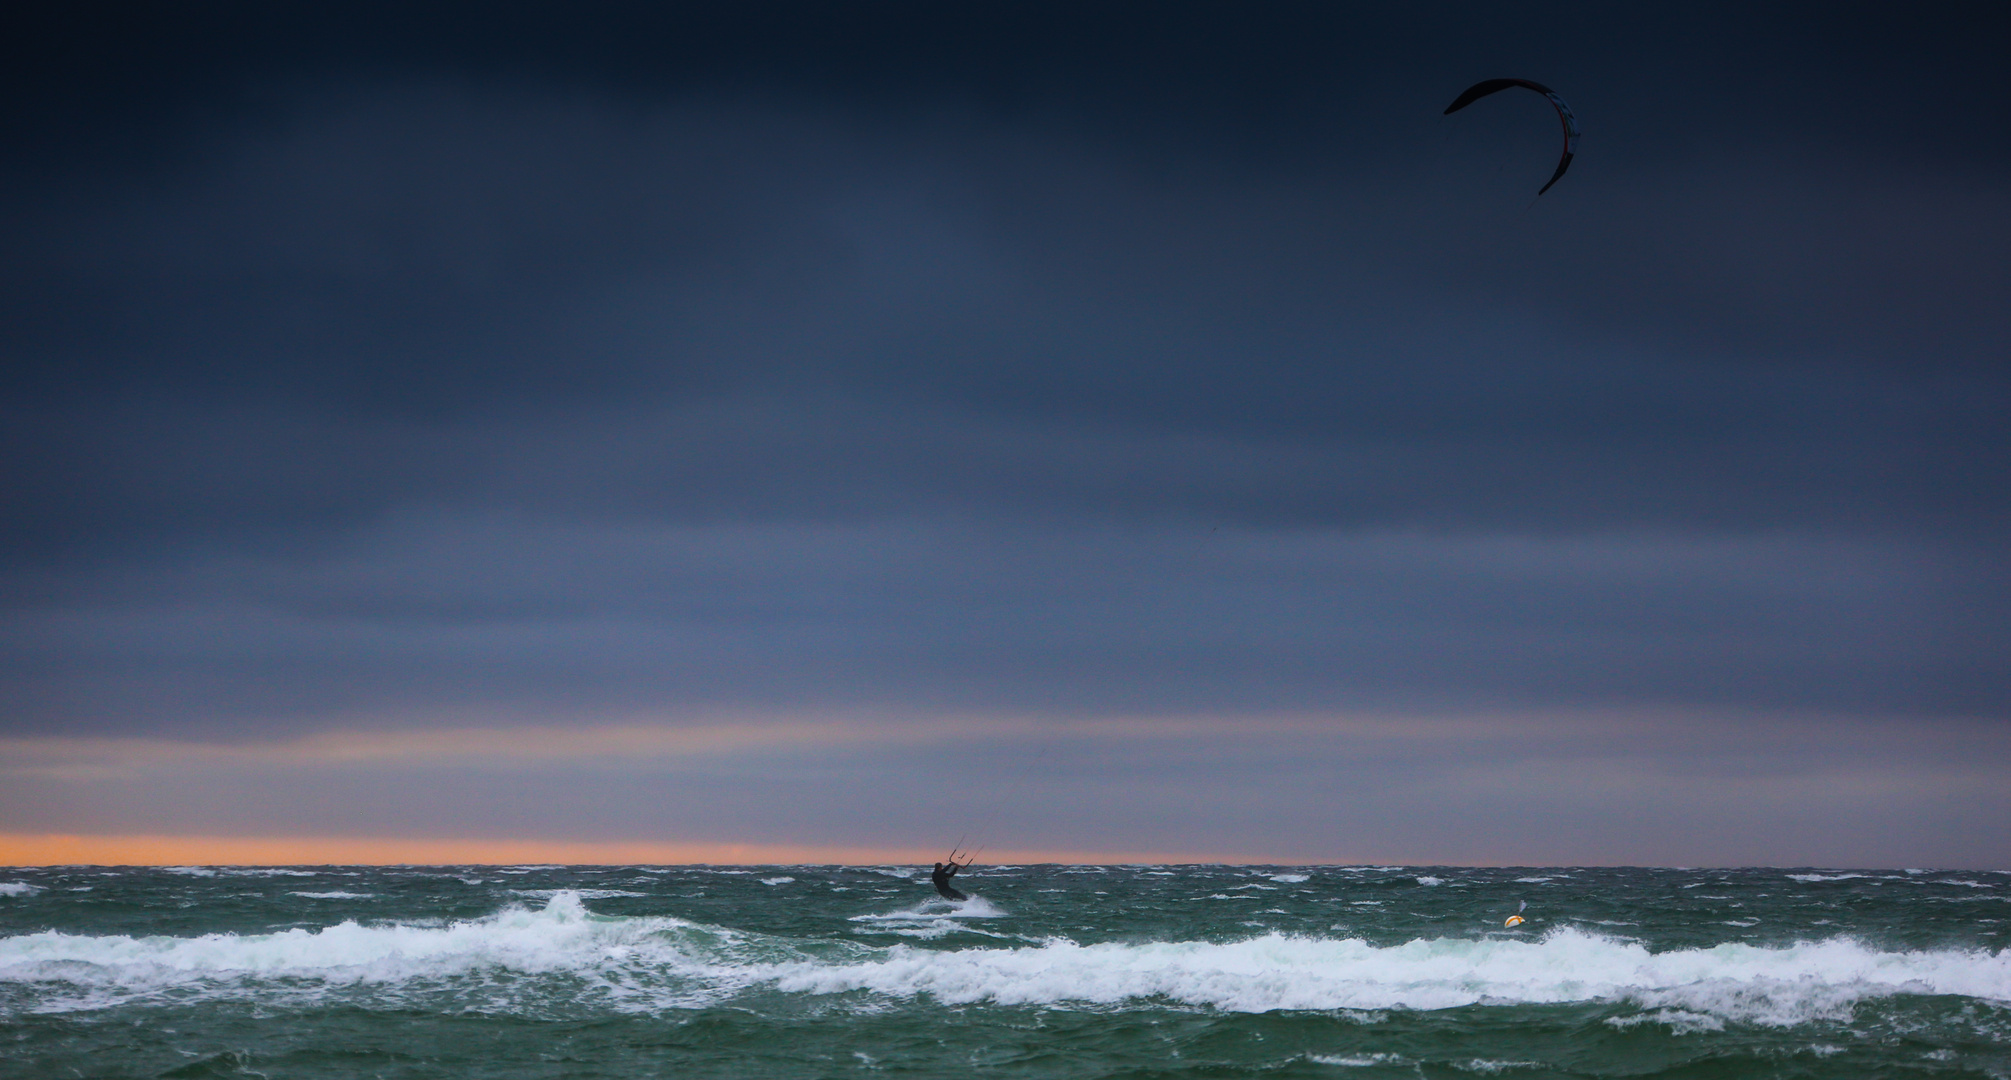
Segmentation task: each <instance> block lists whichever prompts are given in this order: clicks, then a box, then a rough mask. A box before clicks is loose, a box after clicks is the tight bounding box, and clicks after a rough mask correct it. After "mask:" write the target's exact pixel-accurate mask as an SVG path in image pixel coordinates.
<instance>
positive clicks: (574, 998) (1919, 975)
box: [0, 892, 2011, 1025]
mask: <svg viewBox="0 0 2011 1080" xmlns="http://www.w3.org/2000/svg"><path fill="white" fill-rule="evenodd" d="M974 902H975V901H974ZM974 914H976V913H975V912H969V913H965V916H964V917H965V918H969V917H970V916H971V915H974ZM865 919H866V920H867V922H866V926H864V927H863V928H860V929H861V930H863V931H865V932H871V931H872V930H873V929H874V927H875V926H876V925H878V924H885V923H899V922H903V921H906V922H909V923H923V924H928V923H933V922H935V921H936V920H944V921H947V920H946V919H945V915H944V913H937V912H928V911H923V910H919V909H918V910H915V911H912V912H899V913H890V914H889V915H883V916H867V917H865ZM855 925H856V924H855ZM856 932H860V931H859V930H852V931H841V934H844V933H856ZM778 993H779V994H787V995H860V996H862V997H864V998H866V999H869V1000H873V999H886V998H902V999H905V998H929V999H933V1000H936V1001H940V1002H943V1003H948V1004H966V1003H980V1002H989V1003H996V1004H1001V1005H1035V1006H1047V1007H1056V1008H1072V1007H1113V1006H1123V1005H1125V1004H1127V1003H1138V1004H1145V1005H1151V1004H1166V1003H1177V1004H1180V1005H1185V1006H1192V1007H1207V1008H1214V1009H1220V1010H1225V1011H1233V1012H1261V1011H1269V1010H1276V1009H1292V1010H1321V1011H1339V1010H1357V1011H1371V1010H1403V1009H1412V1010H1435V1009H1448V1008H1455V1007H1460V1006H1469V1005H1514V1004H1524V1003H1562V1002H1576V1001H1609V1002H1615V1003H1622V1004H1630V1005H1632V1006H1635V1007H1638V1008H1641V1009H1644V1010H1651V1011H1652V1015H1651V1019H1652V1018H1653V1017H1654V1016H1677V1017H1701V1018H1707V1019H1706V1020H1703V1021H1700V1022H1701V1023H1704V1024H1706V1025H1708V1024H1712V1023H1723V1022H1727V1021H1729V1022H1738V1023H1749V1024H1761V1025H1793V1024H1799V1023H1805V1022H1810V1021H1817V1020H1834V1019H1844V1018H1848V1016H1849V1014H1850V1011H1851V1009H1852V1008H1853V1007H1854V1006H1855V1005H1856V1004H1857V1003H1858V1002H1861V1001H1864V1000H1867V999H1872V998H1879V997H1888V996H1894V995H1937V994H1938V995H1956V996H1961V997H1967V998H1971V999H1978V1000H1981V1001H1988V1002H1998V1003H2006V1002H2011V955H2007V953H2006V952H1997V953H1992V952H1988V951H1984V950H1973V951H1964V950H1946V949H1944V950H1919V951H1897V952H1894V951H1881V950H1878V949H1874V948H1871V947H1869V946H1867V945H1865V944H1862V943H1860V942H1858V941H1855V940H1852V939H1849V938H1832V939H1827V940H1821V941H1809V942H1802V943H1797V944H1793V945H1785V946H1779V947H1761V946H1753V945H1745V944H1721V945H1717V946H1714V947H1711V948H1698V949H1676V950H1669V951H1664V952H1659V953H1658V952H1650V951H1649V950H1648V949H1647V948H1646V947H1644V946H1642V945H1640V944H1637V943H1630V942H1624V941H1618V940H1614V939H1612V938H1608V937H1603V936H1600V935H1598V934H1593V933H1589V932H1586V931H1584V930H1579V929H1574V928H1564V929H1559V930H1555V931H1552V932H1551V933H1549V934H1548V935H1546V936H1545V937H1543V938H1541V939H1539V940H1497V939H1477V940H1476V939H1460V938H1433V939H1418V940H1414V941H1410V942H1407V943H1404V944H1401V945H1389V946H1378V945H1374V944H1371V943H1369V942H1366V941H1363V940H1360V939H1353V938H1320V937H1294V936H1287V935H1280V934H1266V935H1263V936H1261V937H1253V938H1249V939H1246V940H1242V941H1231V942H1202V941H1164V942H1146V943H1120V942H1112V943H1102V944H1091V945H1082V944H1077V943H1075V942H1072V941H1068V940H1065V939H1052V940H1047V941H1042V942H1034V943H1027V944H1018V945H987V946H983V947H970V948H961V949H945V948H930V947H919V946H913V945H892V946H884V945H874V944H869V943H866V942H861V941H856V940H850V939H848V938H846V937H844V936H834V937H832V938H825V939H819V938H782V937H775V936H769V935H761V934H753V933H746V932H741V931H735V930H731V929H727V928H723V927H717V926H708V925H704V924H700V923H694V922H689V921H686V920H683V919H677V918H672V917H667V916H657V917H631V918H616V917H608V916H599V915H595V914H593V913H592V912H590V911H588V910H587V909H586V907H585V906H584V904H583V903H582V899H581V895H580V894H579V893H578V892H560V893H558V894H557V895H554V896H553V897H552V898H551V900H550V901H549V902H548V903H546V904H545V905H544V906H543V907H542V908H538V909H535V910H533V909H529V908H522V907H512V908H508V909H506V910H503V911H501V912H498V913H496V914H494V915H491V916H488V917H486V918H482V919H474V920H468V921H464V922H456V923H451V924H447V925H411V924H388V925H369V926H366V925H362V924H359V923H357V922H354V921H346V922H342V923H338V924H336V925H333V926H327V927H322V928H320V929H292V930H285V931H281V932H277V933H269V934H206V935H203V936H200V937H129V936H124V935H105V936H92V935H73V934H65V933H60V932H53V931H51V932H44V933H36V934H23V935H18V936H14V937H6V938H0V1015H5V1014H7V1013H10V1012H19V1011H37V1012H53V1011H72V1010H79V1009H95V1008H105V1007H109V1006H113V1005H120V1004H127V1003H132V1002H151V1001H156V1000H158V1001H169V1000H173V1001H184V1002H185V1001H187V1000H189V999H190V998H201V997H226V998H236V999H244V1000H250V1001H255V1002H258V1003H260V1004H281V1005H283V1004H287V1003H289V1002H293V1001H296V1000H300V1001H302V1003H305V1001H321V1000H325V999H326V998H328V997H329V996H331V995H345V994H347V995H362V996H366V997H369V998H372V999H377V1000H383V999H390V1000H394V1001H395V1000H398V999H401V998H409V997H412V996H415V995H436V996H437V995H447V996H449V997H452V998H453V999H455V1000H456V1001H457V1002H458V1003H460V1004H463V1005H467V1006H469V1007H475V1006H483V1007H500V1008H510V1009H514V1010H517V1011H528V1012H551V1011H555V1010H564V1009H573V1010H578V1009H581V1008H588V1009H614V1010H619V1011H653V1010H662V1009H674V1008H689V1007H698V1006H704V1005H712V1004H718V1003H722V1002H726V1001H729V1000H733V999H735V998H736V997H740V996H742V995H759V994H768V995H773V994H778Z"/></svg>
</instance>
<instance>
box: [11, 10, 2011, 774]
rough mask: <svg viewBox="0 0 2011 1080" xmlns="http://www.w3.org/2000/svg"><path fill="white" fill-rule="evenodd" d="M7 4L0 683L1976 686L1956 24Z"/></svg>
mask: <svg viewBox="0 0 2011 1080" xmlns="http://www.w3.org/2000/svg"><path fill="white" fill-rule="evenodd" d="M12 18H16V19H26V20H29V21H27V22H23V23H17V24H16V28H17V30H18V32H14V33H10V34H8V35H6V36H7V37H8V40H10V41H11V42H13V44H12V45H11V46H10V49H12V50H14V54H15V55H14V59H15V60H16V61H17V62H15V63H13V64H11V65H10V74H9V75H8V78H9V79H11V80H12V84H11V86H12V92H11V93H10V94H9V95H8V98H9V105H8V106H7V108H8V112H7V114H6V115H7V117H8V121H7V122H8V129H7V134H8V136H9V137H8V138H7V139H5V140H0V141H4V143H5V144H6V149H5V150H4V153H5V155H6V158H5V160H6V161H7V162H8V166H9V168H8V177H7V180H6V183H5V187H4V189H0V198H4V202H0V215H4V224H5V228H6V233H7V237H8V239H7V241H6V247H5V251H4V253H3V254H0V286H4V291H0V318H3V319H4V327H5V330H4V333H5V340H4V347H5V349H6V369H5V372H4V380H0V423H4V438H5V440H6V445H5V448H4V449H5V452H6V456H7V460H8V461H9V462H10V463H12V464H10V465H9V466H8V467H7V469H6V472H5V474H4V478H0V479H4V485H5V490H4V495H5V505H6V509H5V511H4V519H0V529H4V533H0V540H4V543H5V548H4V551H5V557H6V563H5V565H4V566H0V575H4V577H0V581H4V584H5V588H6V597H7V605H6V609H5V612H4V624H0V632H4V640H5V642H6V649H7V653H6V657H5V659H4V663H5V670H6V672H7V678H8V681H9V684H10V686H11V687H12V688H13V693H12V695H11V697H12V700H13V701H14V703H15V704H14V705H13V706H12V707H11V708H10V710H9V712H8V716H7V718H6V723H7V724H8V725H9V726H10V727H12V728H13V729H14V730H17V731H26V732H36V733H43V734H46V733H50V732H55V731H68V730H92V731H121V732H134V731H143V730H149V729H158V730H162V731H172V732H188V731H209V732H243V731H246V730H258V729H261V728H270V729H273V730H293V729H298V728H310V727H315V726H326V725H334V724H339V723H349V722H355V723H394V722H411V723H418V722H423V721H424V718H425V717H428V716H434V715H439V714H443V713H452V712H455V711H456V710H462V711H466V710H478V709H490V710H499V711H502V712H504V713H508V714H509V715H513V716H518V717H523V716H526V715H529V714H537V715H540V716H545V717H551V718H557V719H560V720H563V719H564V718H566V717H569V716H585V715H602V714H605V713H608V712H610V711H620V710H633V709H656V710H659V711H663V712H665V713H667V714H675V713H677V712H678V710H680V709H685V708H696V707H699V706H706V707H712V706H719V705H730V704H733V703H736V702H738V703H752V704H756V705H760V706H762V707H765V708H777V709H783V708H789V707H811V706H816V705H820V704H833V703H835V704H840V705H845V706H873V705H888V704H898V705H901V706H904V707H913V708H928V707H943V708H958V709H984V708H1004V709H1028V710H1036V711H1041V712H1043V713H1049V714H1057V715H1061V714H1068V713H1070V712H1072V711H1073V712H1083V713H1106V712H1112V711H1150V710H1161V711H1169V712H1182V713H1193V712H1217V713H1239V712H1263V711H1270V710H1318V709H1322V708H1341V707H1353V706H1360V705H1374V706H1378V707H1401V706H1404V705H1406V704H1412V705H1416V704H1421V703H1425V704H1430V705H1431V706H1432V707H1446V708H1454V707H1457V708H1476V707H1483V706H1486V705H1489V704H1490V703H1504V702H1506V703H1511V704H1513V705H1515V706H1517V707H1530V708H1540V707H1544V706H1552V705H1554V706H1571V707H1578V706H1592V705H1598V706H1613V705H1624V704H1628V703H1640V702H1646V703H1654V704H1658V705H1683V706H1694V707H1697V708H1737V709H1757V710H1766V709H1787V710H1794V709H1801V710H1808V709H1829V710H1838V711H1845V712H1860V713H1867V714H1880V715H1901V716H1916V717H1917V716H1921V715H1930V714H1932V715H1949V716H1961V717H1971V718H1976V717H1982V718H1990V719H2000V718H2001V717H2002V715H2003V712H2004V710H2005V708H2006V706H2007V704H2011V700H2007V693H2011V685H2007V683H2006V681H2005V679H2004V673H2003V671H2002V670H2001V665H1999V664H1998V663H1997V662H1996V661H1995V659H1994V658H1995V657H1999V656H2002V655H2004V652H2005V648H2006V646H2007V645H2011V640H2007V639H2011V627H2007V614H2011V606H2007V605H2011V595H2007V589H2006V581H2007V579H2006V574H2005V567H2004V563H2003V556H2002V550H2003V548H2002V542H2003V540H2004V539H2005V526H2006V524H2007V522H2006V518H2005V508H2006V501H2005V496H2006V494H2007V479H2011V477H2007V470H2011V443H2007V435H2006V431H2005V426H2004V424H2003V422H2002V419H2003V417H2004V415H2005V408H2006V406H2007V405H2011V400H2007V399H2011V375H2007V372H2006V369H2005V366H2004V363H2003V359H2002V350H2003V343H2004V342H2005V341H2006V340H2007V338H2011V333H2007V332H2011V307H2007V305H2005V304H2004V303H2003V297H2004V296H2005V295H2006V287H2007V286H2011V194H2008V193H2007V192H2011V187H2007V184H2006V180H2007V168H2011V160H2007V158H2006V151H2005V147H2006V146H2007V145H2011V143H2007V142H2006V140H2005V138H2004V135H2005V134H2006V133H2007V132H2011V120H2007V117H2011V112H2007V110H2006V109H2005V107H2004V106H2003V105H2002V104H2000V103H1999V102H2000V96H2001V95H2000V94H1999V92H1998V89H1997V87H1996V86H1995V79H1996V78H1997V75H1996V73H1997V72H1999V71H2001V70H2002V64H2001V63H1999V62H1998V61H2001V60H2002V59H2003V57H2002V56H2001V55H1993V54H1992V50H1998V51H1999V52H2001V48H2002V47H2001V45H2000V44H1995V43H2001V42H2002V41H2005V40H2007V39H2011V38H2007V36H2006V35H2005V34H2004V33H2003V32H2002V31H2004V30H2005V29H2006V27H2004V26H2002V25H1998V24H1999V23H2001V22H2002V19H2001V18H2000V17H1998V16H1994V15H1989V14H1988V13H1981V14H1979V13H1977V12H1975V11H1969V10H1957V9H1943V10H1929V11H1925V12H1920V11H1915V12H1909V13H1908V14H1907V16H1906V17H1905V18H1904V19H1901V18H1899V17H1898V16H1892V17H1887V16H1884V15H1881V14H1878V13H1873V12H1855V11H1849V10H1834V9H1833V10H1828V11H1825V12H1823V13H1820V14H1815V15H1806V16H1801V15H1797V16H1789V15H1783V14H1778V13H1776V14H1768V13H1764V12H1762V13H1752V12H1747V11H1710V10H1702V9H1694V8H1684V9H1682V10H1681V11H1671V12H1669V13H1668V14H1666V15H1653V14H1651V15H1639V14H1621V13H1616V12H1612V11H1607V10H1605V9H1583V10H1579V9H1553V10H1546V11H1522V12H1519V13H1515V14H1503V13H1500V12H1497V11H1496V10H1495V9H1494V8H1492V7H1487V6H1477V7H1473V8H1469V9H1447V10H1434V11H1433V12H1430V13H1425V14H1417V15H1402V14H1396V13H1389V12H1382V11H1375V12H1370V11H1349V10H1346V9H1335V8H1331V7H1328V6H1319V7H1317V8H1311V7H1309V8H1298V7H1291V6H1272V7H1266V8H1262V9H1260V10H1259V11H1257V12H1255V13H1251V12H1248V11H1242V10H1235V9H1232V8H1230V7H1227V6H1222V7H1205V6H1187V7H1180V8H1177V9H1172V10H1169V9H1167V8H1166V7H1164V6H1136V7H1133V6H1102V7H1096V6H1092V7H1088V8H1081V7H1070V8H1066V9H1062V8H1054V9H1043V8H1038V7H1016V8H1013V9H1012V10H1010V11H1002V12H999V13H992V14H982V15H971V14H951V13H946V12H944V11H941V10H938V9H937V8H936V7H922V6H913V7H910V6H899V5H865V6H857V5H842V6H839V5H834V6H830V7H805V6H776V5H766V6H764V5H754V6H734V7H732V8H730V9H729V8H727V7H725V6H720V7H719V8H717V9H701V8H676V7H659V6H647V7H644V6H637V7H588V8H568V9H565V13H564V14H560V13H558V10H557V9H545V8H537V7H521V6H520V7H504V8H502V9H491V8H483V9H473V8H468V9H462V8H451V7H419V8H406V7H399V8H395V9H394V8H389V7H385V8H374V7H354V6H351V7H345V8H344V9H343V10H342V11H340V12H334V11H317V10H310V9H307V8H288V7H285V6H279V7H273V6H269V5H268V6H260V7H257V8H251V7H244V8H236V7H222V8H214V9H210V10H209V11H207V12H200V13H194V14H189V13H174V12H169V11H167V10H166V9H159V10H156V9H145V10H138V11H131V10H125V9H118V10H113V9H65V13H64V14H61V15H56V14H42V15H34V14H30V15H16V16H12ZM36 19H40V20H43V21H40V22H36V21H34V20H36ZM1497 74H1519V75H1527V76H1530V77H1537V78H1542V79H1544V80H1545V81H1546V82H1549V83H1551V84H1553V85H1555V86H1557V87H1558V88H1559V89H1560V90H1561V91H1563V92H1564V94H1565V95H1566V96H1567V97H1568V98H1570V99H1571V100H1572V101H1573V103H1574V105H1575V106H1577V108H1578V109H1579V111H1580V113H1581V114H1582V116H1583V117H1584V119H1585V124H1586V132H1587V134H1586V138H1585V143H1584V144H1583V147H1582V150H1581V155H1580V159H1579V161H1578V163H1577V164H1576V165H1575V166H1574V168H1573V171H1572V173H1571V175H1570V176H1568V177H1567V178H1566V179H1565V180H1564V181H1563V182H1562V183H1560V184H1559V185H1558V187H1557V188H1556V189H1554V190H1553V191H1552V192H1551V193H1550V194H1549V195H1546V196H1544V198H1543V199H1542V200H1541V201H1539V202H1537V203H1535V204H1533V205H1532V204H1530V202H1529V199H1528V196H1529V193H1530V192H1532V191H1533V190H1534V189H1535V187H1536V186H1537V185H1538V184H1540V183H1541V181H1542V179H1543V178H1544V176H1546V175H1547V173H1548V167H1549V162H1550V161H1552V160H1554V153H1555V146H1554V139H1555V131H1554V120H1553V119H1551V118H1550V117H1549V116H1548V114H1547V113H1545V112H1544V111H1542V110H1541V109H1537V108H1534V107H1532V108H1531V109H1529V110H1520V109H1518V108H1517V107H1516V106H1518V105H1521V104H1528V103H1526V102H1522V103H1518V102H1510V101H1507V100H1501V101H1498V102H1490V103H1488V108H1486V109H1483V108H1481V107H1479V106H1476V107H1475V108H1473V109H1469V110H1466V111H1465V112H1463V113H1461V114H1460V115H1459V116H1458V117H1455V118H1451V119H1443V118H1441V117H1440V116H1439V115H1438V112H1439V110H1440V109H1441V108H1443V106H1444V104H1445V102H1446V101H1447V100H1450V98H1451V96H1452V94H1454V93H1456V92H1457V90H1458V89H1459V88H1460V87H1462V86H1464V85H1465V84H1466V83H1467V82H1470V81H1472V80H1473V79H1475V78H1479V77H1483V76H1488V75H1497ZM512 710H514V711H512ZM401 718H402V719H401Z"/></svg>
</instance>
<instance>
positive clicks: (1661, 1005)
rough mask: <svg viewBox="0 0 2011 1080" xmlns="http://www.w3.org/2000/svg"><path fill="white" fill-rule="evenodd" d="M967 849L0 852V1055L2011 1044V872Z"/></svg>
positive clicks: (524, 1055)
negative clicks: (1118, 862) (323, 859)
mask: <svg viewBox="0 0 2011 1080" xmlns="http://www.w3.org/2000/svg"><path fill="white" fill-rule="evenodd" d="M959 884H960V885H962V886H963V887H964V888H966V889H967V890H968V891H970V892H971V893H972V894H973V895H972V899H971V900H970V901H969V902H967V903H964V904H953V903H950V902H947V901H942V900H938V899H936V898H935V897H934V895H933V893H932V891H931V890H930V888H929V885H928V881H927V872H926V870H925V869H918V868H914V867H895V866H887V867H831V866H764V867H649V866H625V867H529V866H524V867H395V868H372V867H295V868H284V869H236V868H223V867H181V868H174V869H165V870H163V869H101V868H57V869H17V870H0V1076H4V1077H9V1078H13V1077H22V1078H29V1077H221V1076H265V1077H764V1078H767V1077H841V1076H842V1077H878V1076H917V1077H961V1076H982V1077H1025V1078H1043V1080H1044V1078H1077V1077H1082V1078H1087V1077H1138V1078H1144V1077H1168V1078H1171V1077H1196V1078H1198V1077H1267V1078H1269V1077H1276V1078H1290V1077H1345V1078H1364V1080H1366V1078H1372V1077H1385V1076H1404V1077H1419V1076H1423V1077H1471V1076H1492V1075H1503V1076H1513V1077H1540V1076H1612V1077H1619V1076H1628V1077H1648V1076H1654V1077H1699V1078H1701V1077H1745V1076H1754V1077H1761V1076H1765V1077H1776V1076H1778V1077H1873V1076H1922V1077H1926V1076H1986V1077H2011V953H2007V952H2006V951H2005V947H2006V945H2007V943H2011V940H2007V939H2011V874H2006V873H2003V872H1974V871H1920V870H1858V871H1837V870H1695V871H1692V870H1644V869H1584V868H1574V869H1489V870H1473V869H1462V868H1445V867H1441V868H1428V867H1325V866H1302V867H1228V866H1121V867H1117V866H1112V867H1069V866H983V865H980V866H978V867H976V868H974V869H973V870H972V871H971V872H970V873H969V874H968V876H967V877H964V878H960V879H959ZM1523 902H1526V903H1527V905H1528V910H1527V912H1526V916H1527V921H1526V922H1524V923H1523V924H1522V925H1520V926H1517V927H1514V928H1505V927H1504V926H1503V925H1502V924H1503V920H1504V919H1505V918H1506V917H1507V916H1509V915H1511V914H1513V913H1514V912H1515V911H1516V910H1517V907H1518V905H1519V904H1521V903H1523Z"/></svg>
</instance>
